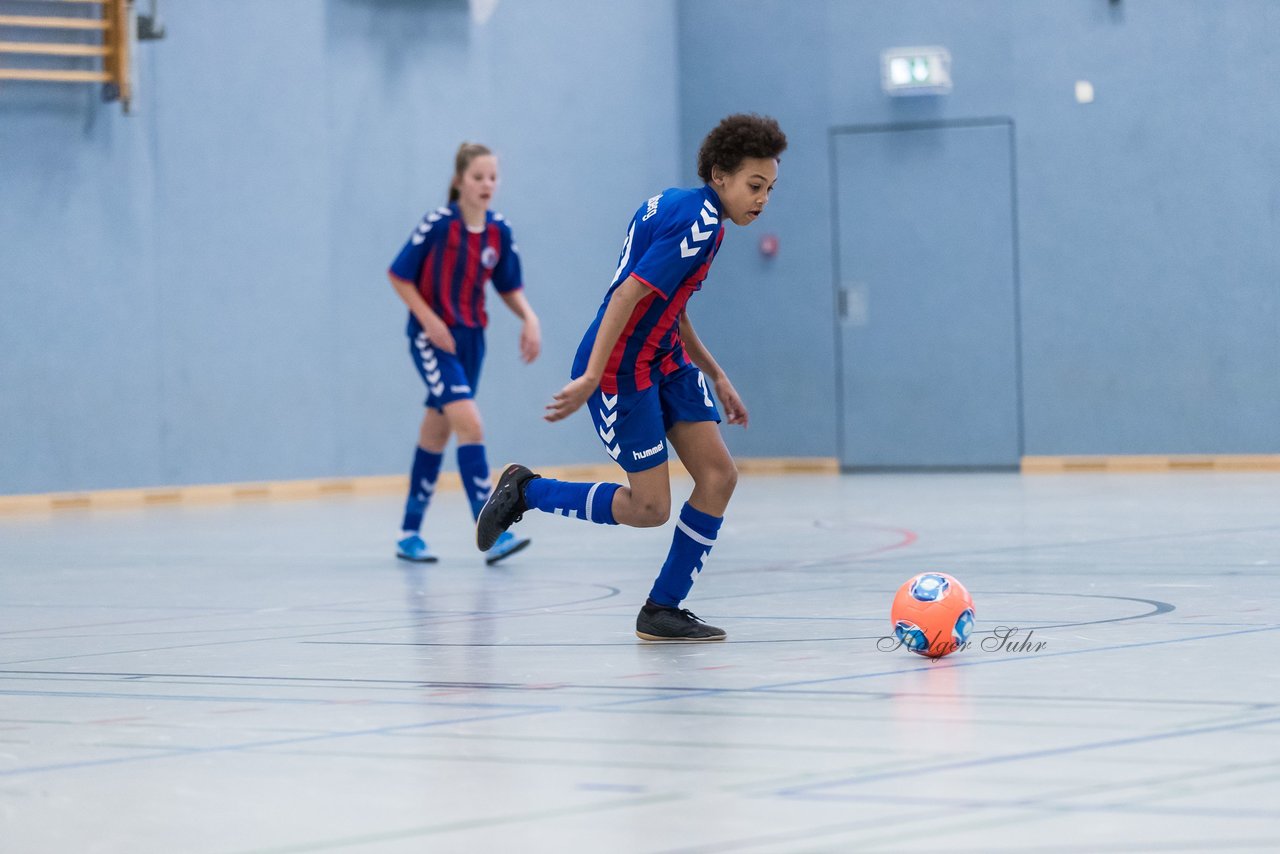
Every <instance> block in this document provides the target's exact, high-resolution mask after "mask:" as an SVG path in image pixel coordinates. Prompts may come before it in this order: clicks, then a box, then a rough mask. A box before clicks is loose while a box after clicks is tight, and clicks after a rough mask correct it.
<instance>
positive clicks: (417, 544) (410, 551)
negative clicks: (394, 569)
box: [396, 534, 439, 563]
mask: <svg viewBox="0 0 1280 854" xmlns="http://www.w3.org/2000/svg"><path fill="white" fill-rule="evenodd" d="M396 557H398V558H400V559H401V560H409V561H413V562H414V563H435V562H436V561H437V560H439V558H437V557H436V556H435V555H433V554H432V553H431V549H429V548H428V547H427V543H426V541H425V540H423V539H422V537H419V536H418V535H417V534H413V535H411V536H408V537H405V538H404V539H403V540H400V541H399V542H397V543H396Z"/></svg>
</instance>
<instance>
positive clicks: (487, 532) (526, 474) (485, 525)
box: [476, 463, 542, 552]
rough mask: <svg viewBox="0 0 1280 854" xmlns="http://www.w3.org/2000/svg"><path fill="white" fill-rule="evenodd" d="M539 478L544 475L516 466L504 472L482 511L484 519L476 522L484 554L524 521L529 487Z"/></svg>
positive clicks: (477, 538) (477, 535) (479, 542)
mask: <svg viewBox="0 0 1280 854" xmlns="http://www.w3.org/2000/svg"><path fill="white" fill-rule="evenodd" d="M538 477H542V475H540V474H534V473H533V472H531V471H529V470H528V469H527V468H525V467H524V466H522V465H517V464H515V463H512V464H511V465H509V466H507V467H506V468H505V469H503V470H502V477H500V478H498V485H497V486H495V487H494V488H493V492H492V493H490V495H489V500H488V501H486V502H485V503H484V506H483V507H481V508H480V516H479V518H477V519H476V545H477V546H479V547H480V551H482V552H487V551H489V549H491V548H493V544H494V543H496V542H497V541H498V537H499V536H500V535H501V534H502V532H503V531H505V530H507V528H510V527H511V526H512V525H514V524H515V523H516V522H519V521H520V520H521V519H522V518H524V511H526V510H528V509H529V505H528V504H525V502H524V487H525V484H527V483H528V482H529V481H531V480H533V479H534V478H538Z"/></svg>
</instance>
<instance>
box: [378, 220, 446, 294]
mask: <svg viewBox="0 0 1280 854" xmlns="http://www.w3.org/2000/svg"><path fill="white" fill-rule="evenodd" d="M448 214H449V210H448V208H439V209H437V210H434V211H432V212H431V213H429V214H427V215H426V216H424V217H423V218H422V222H420V223H418V227H417V228H415V229H414V230H413V234H410V235H409V239H408V240H407V241H406V242H405V244H404V248H403V249H401V250H400V254H399V255H397V256H396V259H395V260H394V261H392V262H391V273H392V274H393V275H395V276H396V277H398V278H401V279H404V280H405V281H407V282H416V281H418V277H419V276H420V275H421V274H422V264H423V262H425V261H426V260H427V254H428V253H430V252H431V249H432V248H433V247H434V246H435V245H436V243H437V242H438V240H439V239H440V237H441V236H442V235H444V234H445V233H447V232H448V229H447V228H445V227H444V226H443V225H441V224H440V220H442V219H444V218H445V217H446V216H448Z"/></svg>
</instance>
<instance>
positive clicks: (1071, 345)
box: [679, 0, 1280, 454]
mask: <svg viewBox="0 0 1280 854" xmlns="http://www.w3.org/2000/svg"><path fill="white" fill-rule="evenodd" d="M679 18H680V39H681V41H680V57H681V82H682V94H683V98H682V109H681V135H682V139H683V150H684V151H689V150H693V149H694V148H695V147H696V145H697V143H698V140H699V139H700V138H701V135H702V134H703V133H705V131H706V129H707V127H708V126H710V125H711V124H712V123H713V122H714V121H715V120H716V119H717V118H719V117H720V116H721V115H723V114H725V113H727V112H731V111H736V110H758V111H761V112H768V113H772V114H774V115H776V116H777V117H778V118H779V119H780V120H781V121H782V124H783V126H784V128H785V129H786V130H787V132H788V135H789V137H790V140H791V147H790V149H789V150H788V152H787V154H786V155H785V156H784V160H783V166H782V180H781V181H780V182H779V185H778V190H777V193H776V196H775V199H774V201H773V202H772V203H771V205H770V209H769V210H768V211H767V212H766V215H765V218H764V219H762V220H761V221H760V223H758V224H757V225H755V226H752V229H751V230H750V231H746V232H742V233H740V234H735V233H731V234H729V235H727V237H726V240H725V246H724V248H723V249H722V250H721V253H720V255H719V256H718V258H717V261H716V269H715V271H714V274H713V277H712V281H710V282H709V283H708V289H707V292H706V297H709V299H707V298H704V297H702V296H700V297H699V300H700V304H699V305H697V306H695V310H696V311H699V312H701V314H699V315H698V317H699V325H700V328H701V329H702V331H703V337H704V338H706V339H708V340H709V341H710V342H711V343H712V345H713V346H715V347H717V348H718V350H717V352H718V354H719V355H720V358H721V361H722V362H725V363H727V364H728V365H729V367H730V368H736V370H737V374H738V377H739V383H738V384H739V390H740V391H742V392H743V394H744V396H745V397H746V398H747V402H748V404H749V405H753V406H754V408H755V410H756V411H757V412H759V413H761V416H759V417H756V418H755V419H754V421H753V425H752V427H751V430H750V431H749V432H748V433H747V434H743V435H737V434H734V439H733V440H732V447H734V449H735V450H736V451H737V452H740V453H767V454H776V453H782V452H785V451H788V450H793V451H794V452H795V453H828V454H829V453H833V452H834V444H835V442H834V423H835V418H836V412H835V406H834V402H833V397H832V390H833V388H834V384H835V379H834V370H833V359H834V355H833V347H832V341H833V330H832V324H831V317H830V312H831V306H832V298H831V294H832V268H831V265H832V251H831V247H832V240H831V231H830V229H831V224H830V223H831V213H832V211H831V194H830V188H829V171H828V165H827V154H826V152H827V136H828V132H829V129H830V128H832V127H834V126H840V125H851V124H880V123H885V124H889V123H896V122H909V121H919V120H947V119H970V118H978V117H988V116H1002V117H1009V118H1011V119H1012V120H1013V121H1014V123H1015V127H1016V145H1017V170H1018V171H1017V175H1018V180H1019V183H1018V227H1019V234H1020V247H1019V248H1020V260H1021V276H1020V283H1021V307H1022V317H1021V320H1022V352H1023V371H1024V407H1025V411H1024V417H1025V429H1026V435H1025V448H1026V452H1027V453H1029V454H1081V453H1115V454H1123V453H1276V452H1280V102H1277V100H1276V97H1275V81H1276V80H1277V79H1280V51H1278V50H1277V49H1276V44H1277V43H1280V4H1277V3H1274V2H1271V0H1224V2H1218V3H1203V2H1199V0H1122V2H1120V3H1118V4H1111V3H1109V2H1107V0H1087V2H1086V0H1078V2H1077V1H1076V0H1073V2H1066V0H966V2H964V3H957V2H951V1H950V0H911V2H890V0H825V1H824V0H800V2H787V0H745V2H744V0H698V2H686V3H682V4H681V5H680V7H679ZM921 44H940V45H945V46H946V47H948V48H949V49H950V51H951V53H952V57H953V76H954V78H955V89H954V92H953V93H952V94H950V95H947V96H945V97H938V98H920V99H890V98H888V97H886V96H884V95H883V93H882V92H881V91H880V80H879V64H878V58H879V54H880V51H881V50H882V49H884V48H887V47H893V46H911V45H921ZM792 45H795V46H799V48H800V49H799V50H792V49H791V48H790V46H792ZM1078 79H1086V80H1089V81H1091V82H1092V83H1093V84H1094V86H1095V89H1096V95H1097V98H1096V101H1095V103H1093V104H1089V105H1081V104H1077V103H1076V101H1075V98H1074V84H1075V81H1076V80H1078ZM686 178H687V179H691V178H692V168H691V167H689V168H688V171H687V173H686ZM755 229H760V230H762V231H763V230H772V231H775V232H777V233H778V234H779V235H780V236H781V242H782V251H781V254H780V255H779V256H778V258H777V259H775V260H774V261H772V262H768V263H765V262H763V261H762V259H761V258H760V255H759V253H758V252H757V250H756V248H755V241H756V239H757V238H758V235H757V234H754V233H753V232H754V231H755ZM708 309H712V310H711V311H708ZM920 346H928V343H927V342H921V344H920ZM797 355H798V358H797ZM759 364H764V365H767V366H770V368H771V369H770V370H763V371H762V370H757V369H755V368H754V367H753V366H754V365H759Z"/></svg>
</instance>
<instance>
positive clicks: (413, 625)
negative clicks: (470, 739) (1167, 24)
mask: <svg viewBox="0 0 1280 854" xmlns="http://www.w3.org/2000/svg"><path fill="white" fill-rule="evenodd" d="M577 586H583V585H581V584H579V585H577ZM586 586H588V587H602V588H604V590H605V593H604V594H603V595H600V596H593V597H591V598H588V599H579V600H575V601H573V602H570V603H567V604H569V605H581V604H586V603H588V602H599V601H601V600H604V599H611V598H613V597H615V596H617V595H619V594H620V593H621V592H622V591H621V589H619V588H617V587H613V586H611V585H608V584H594V583H589V584H587V585H586ZM554 607H561V606H557V605H535V606H528V607H524V608H513V609H510V610H508V611H493V612H490V613H491V614H492V615H493V616H494V617H497V616H513V615H520V614H523V613H525V612H539V611H544V610H546V609H547V608H554ZM404 619H406V620H412V622H409V623H402V624H400V625H397V626H386V627H384V628H382V629H378V630H377V631H390V630H394V629H417V628H422V626H423V625H425V624H424V623H423V622H422V620H421V619H415V618H414V617H413V616H411V615H410V616H406V617H404ZM469 619H475V618H469ZM449 622H466V620H465V619H464V620H456V621H449ZM270 630H271V629H270V627H265V628H263V629H261V631H270ZM247 631H252V629H247ZM368 631H372V630H371V629H369V628H361V629H347V630H344V631H340V632H304V633H303V634H291V635H267V636H265V637H250V638H234V639H229V640H215V641H205V642H201V643H185V644H174V645H171V646H157V647H145V648H142V649H117V650H107V651H104V652H80V653H75V654H73V655H54V656H49V657H46V658H19V659H14V660H10V661H0V667H10V666H12V665H15V664H37V663H39V662H43V661H66V660H68V659H78V658H99V657H101V656H104V655H132V654H134V653H139V652H167V651H170V650H175V649H196V648H199V647H207V646H227V645H229V644H238V643H257V642H261V641H282V640H298V639H300V638H313V637H325V636H331V635H351V634H357V633H360V632H368ZM23 640H27V639H26V638H23ZM31 640H38V638H32V639H31ZM300 642H302V643H306V642H307V641H305V640H303V641H300Z"/></svg>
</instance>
